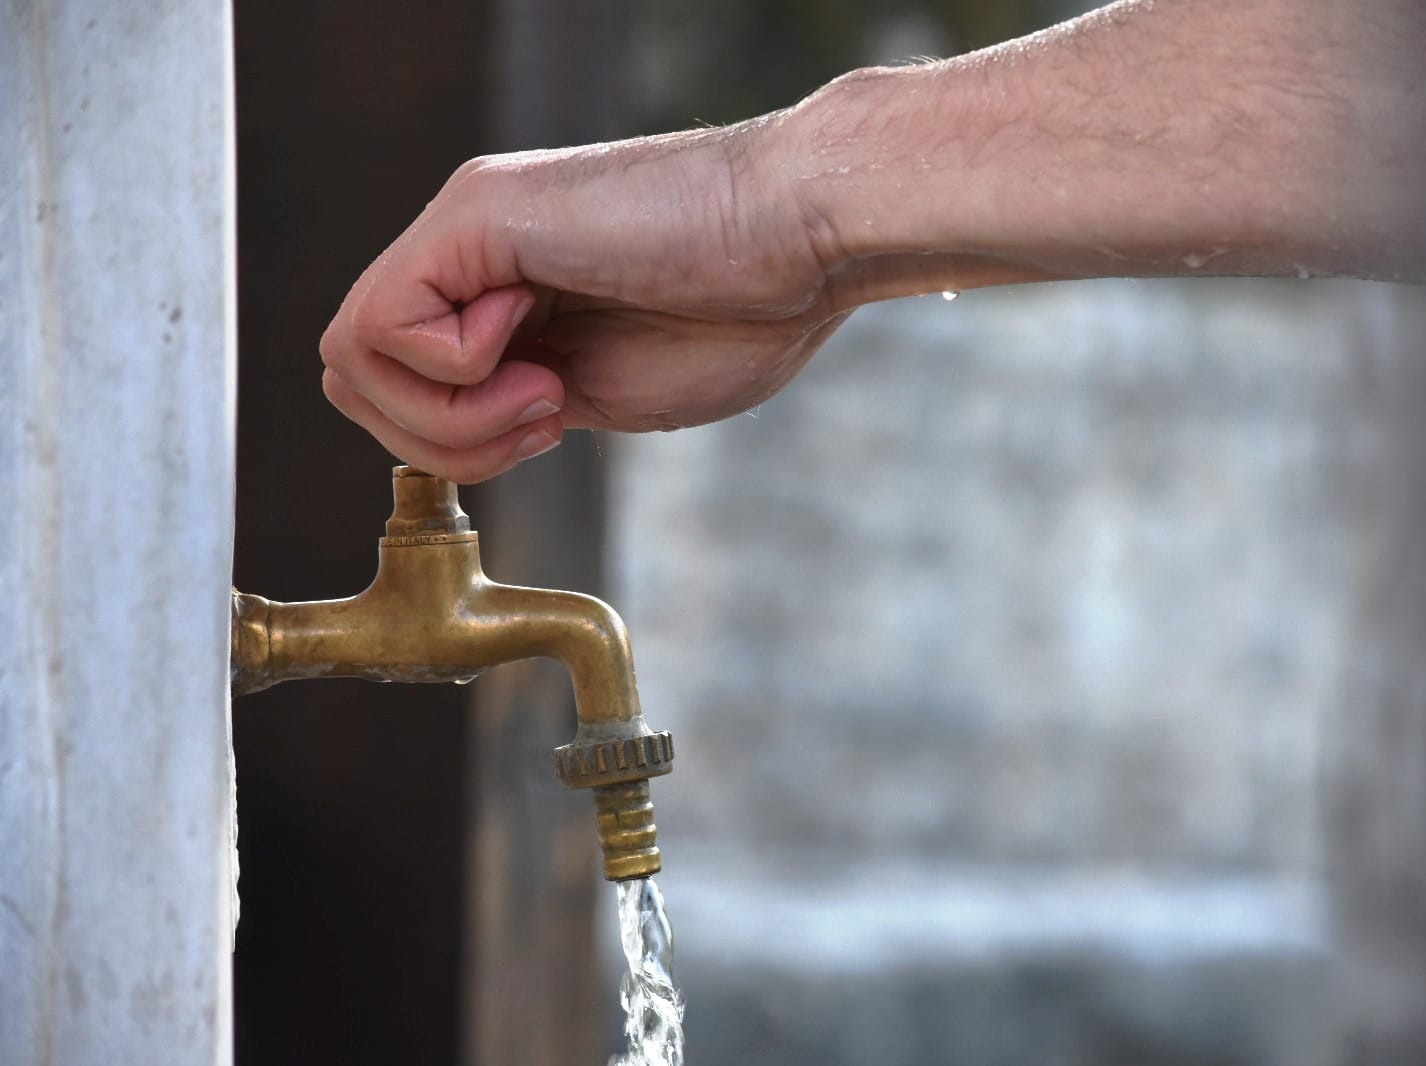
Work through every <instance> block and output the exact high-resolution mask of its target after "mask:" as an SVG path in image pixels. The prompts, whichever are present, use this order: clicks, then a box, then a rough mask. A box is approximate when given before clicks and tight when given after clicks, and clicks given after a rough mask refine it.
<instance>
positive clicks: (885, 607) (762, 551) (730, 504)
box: [606, 281, 1426, 1066]
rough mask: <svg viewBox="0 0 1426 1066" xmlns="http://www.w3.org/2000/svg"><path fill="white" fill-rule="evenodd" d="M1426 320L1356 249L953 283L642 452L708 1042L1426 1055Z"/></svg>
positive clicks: (649, 551)
mask: <svg viewBox="0 0 1426 1066" xmlns="http://www.w3.org/2000/svg"><path fill="white" fill-rule="evenodd" d="M1423 338H1426V300H1423V298H1422V293H1421V292H1420V291H1419V290H1412V289H1404V288H1394V287H1390V286H1380V285H1367V284H1359V283H1350V282H1303V283H1299V282H1245V281H1203V282H1194V283H1183V282H1152V283H1150V282H1139V283H1135V282H1126V281H1120V282H1096V283H1076V284H1057V285H1048V286H1039V287H1036V286H1028V287H1022V288H1018V289H1016V290H1008V291H987V292H972V293H967V294H965V295H963V296H962V297H961V298H960V299H959V300H957V301H955V302H953V303H948V302H946V301H943V300H942V299H940V298H937V297H926V298H921V299H919V300H910V301H902V302H900V303H896V304H890V305H882V306H876V307H871V308H866V309H863V310H862V311H859V312H858V313H857V315H856V316H854V317H853V318H852V320H851V321H850V322H849V323H848V324H847V326H845V327H844V328H843V330H842V331H841V332H840V333H839V334H838V335H837V336H836V337H835V338H834V339H833V340H832V342H831V343H830V344H829V345H828V346H827V348H826V349H825V350H824V352H823V353H822V354H820V355H819V356H818V357H817V359H815V360H814V361H813V363H812V365H811V366H810V367H809V369H808V370H807V371H806V372H805V373H804V374H803V376H802V377H801V378H799V380H798V381H796V382H794V383H793V385H792V386H791V387H790V388H789V389H788V390H787V391H786V392H785V393H783V394H782V395H780V396H778V397H776V398H775V399H774V400H772V401H771V402H769V403H767V404H765V405H764V406H763V407H762V409H761V410H760V411H759V412H757V413H756V414H755V416H741V417H738V418H736V419H734V420H732V421H730V422H727V423H724V424H721V425H718V426H712V427H706V428H703V429H697V430H688V431H683V432H680V433H678V434H674V435H672V436H667V437H657V438H643V439H637V440H620V441H615V442H608V443H607V444H606V448H607V450H608V452H609V460H610V464H611V467H612V469H613V472H614V474H615V477H614V478H613V487H614V504H613V521H614V529H613V536H611V538H610V542H611V544H612V545H613V546H614V548H615V551H616V555H615V557H614V559H613V560H612V561H613V564H614V573H615V575H616V579H617V585H616V589H615V594H614V601H615V603H616V605H617V606H618V607H619V608H620V610H621V611H622V612H623V613H624V614H625V617H626V618H627V620H628V622H629V624H630V628H631V631H632V633H633V636H634V640H635V648H636V654H637V657H638V662H639V670H640V682H641V690H642V693H643V697H644V703H645V708H646V711H647V713H648V714H649V717H650V721H651V722H652V723H653V724H654V725H655V726H656V727H660V728H671V729H673V730H674V731H675V734H676V736H677V738H678V741H679V745H680V747H679V760H680V765H679V766H678V769H677V770H676V771H675V774H674V776H673V777H672V778H670V779H668V780H667V781H665V782H662V783H660V787H659V788H658V790H657V794H656V797H655V798H656V801H657V803H658V807H659V815H660V817H659V822H660V826H661V828H662V836H663V839H664V842H665V854H666V863H667V866H668V869H667V871H666V873H665V874H664V875H663V881H664V884H665V890H666V892H667V894H668V897H669V902H670V907H671V909H672V914H673V917H674V920H675V923H676V926H677V928H678V930H679V932H680V934H681V938H680V956H679V958H680V966H681V968H682V977H683V981H684V984H685V986H686V991H687V995H688V998H689V1003H690V1006H689V1012H690V1013H689V1023H688V1027H689V1034H690V1047H691V1054H692V1055H694V1056H696V1058H697V1060H698V1061H708V1062H716V1061H738V1062H743V1063H769V1064H771V1063H793V1062H802V1061H810V1060H811V1058H810V1057H811V1056H815V1058H816V1061H819V1062H822V1063H826V1064H828V1066H833V1064H838V1063H843V1062H845V1063H853V1062H856V1063H867V1062H876V1063H878V1064H880V1066H895V1064H898V1063H903V1062H904V1063H908V1064H909V1063H912V1062H916V1063H924V1062H931V1061H934V1062H948V1063H951V1062H954V1063H960V1062H965V1063H977V1064H984V1063H999V1062H1005V1063H1011V1062H1015V1063H1023V1062H1030V1061H1034V1062H1037V1063H1039V1064H1042V1066H1049V1064H1056V1063H1064V1064H1067V1066H1068V1064H1085V1066H1088V1064H1090V1063H1093V1064H1096V1066H1115V1064H1118V1063H1124V1064H1126V1066H1127V1064H1130V1063H1132V1064H1135V1066H1154V1064H1170V1063H1179V1062H1184V1063H1187V1062H1193V1063H1200V1064H1201V1063H1222V1064H1229V1063H1233V1064H1238V1063H1241V1064H1244V1066H1247V1064H1249V1063H1251V1064H1254V1066H1272V1064H1277V1063H1280V1064H1282V1066H1289V1064H1290V1066H1312V1064H1314V1063H1322V1064H1324V1066H1325V1064H1329V1063H1330V1064H1335V1063H1344V1062H1348V1061H1363V1062H1372V1063H1379V1064H1391V1063H1397V1062H1400V1063H1403V1064H1404V1063H1407V1062H1413V1063H1414V1062H1418V1061H1420V1060H1421V1056H1422V1054H1423V1053H1424V1052H1423V1046H1426V1045H1423V1043H1422V1041H1421V1038H1420V1035H1419V1023H1413V1022H1412V1021H1411V1019H1412V1018H1413V1017H1415V1018H1420V1017H1422V1016H1426V1009H1418V1008H1423V1007H1424V1006H1426V1001H1423V1000H1422V999H1420V998H1417V997H1419V996H1420V993H1421V986H1419V985H1415V984H1413V982H1414V981H1416V980H1417V979H1418V978H1419V977H1420V970H1421V964H1420V959H1421V954H1422V949H1423V943H1426V937H1423V936H1422V934H1421V930H1420V921H1421V910H1420V907H1421V905H1420V904H1419V903H1417V902H1416V900H1417V899H1419V896H1417V895H1413V892H1412V890H1413V889H1414V888H1416V887H1417V884H1418V882H1419V880H1420V873H1419V871H1420V869H1421V868H1422V867H1423V866H1426V855H1424V854H1423V852H1426V844H1423V841H1426V825H1423V822H1424V821H1426V800H1423V796H1426V789H1422V782H1423V778H1424V776H1426V775H1423V774H1422V772H1421V771H1422V767H1423V766H1426V743H1423V741H1422V736H1423V732H1426V727H1423V724H1422V722H1423V719H1426V708H1423V706H1422V704H1423V702H1426V701H1423V697H1422V692H1423V684H1422V680H1421V678H1422V672H1421V665H1420V663H1419V662H1418V659H1419V657H1420V648H1421V647H1422V646H1423V645H1422V644H1412V643H1411V638H1410V636H1409V632H1416V633H1423V632H1426V627H1423V626H1422V624H1421V604H1422V603H1423V602H1426V580H1423V579H1422V578H1421V576H1420V570H1421V564H1420V561H1419V551H1418V550H1416V549H1415V548H1414V545H1415V544H1416V539H1415V528H1416V527H1415V525H1414V524H1413V523H1414V522H1415V521H1417V520H1419V519H1420V517H1421V516H1422V514H1423V511H1426V507H1423V494H1422V493H1421V492H1420V485H1421V483H1422V478H1421V477H1420V476H1419V470H1420V469H1421V466H1422V464H1423V463H1426V454H1423V451H1422V450H1421V447H1420V446H1421V438H1420V436H1419V434H1416V435H1414V436H1413V433H1415V431H1414V430H1413V429H1412V428H1411V427H1413V426H1415V425H1419V424H1420V421H1421V419H1420V414H1419V412H1421V411H1422V409H1423V408H1422V401H1423V400H1426V373H1423V371H1422V364H1423V353H1422V352H1421V351H1420V350H1419V349H1420V348H1421V347H1422V346H1423ZM1413 478H1414V480H1413ZM1413 486H1414V487H1413ZM1413 568H1414V569H1413ZM1413 612H1414V613H1413ZM1412 625H1415V626H1416V627H1417V628H1416V630H1414V631H1411V628H1410V627H1411V626H1412ZM1404 634H1405V635H1404ZM1413 649H1415V650H1413ZM1364 664H1365V665H1364ZM1372 664H1375V665H1372ZM1364 671H1365V673H1364ZM1373 684H1374V685H1375V688H1372V687H1371V686H1372V685H1373ZM1373 694H1375V696H1373ZM1373 699H1375V702H1372V701H1373ZM1412 701H1415V702H1414V703H1413V702H1412ZM1372 708H1376V709H1375V710H1372ZM1364 709H1365V712H1368V713H1365V717H1364V720H1363V721H1361V722H1360V723H1358V721H1357V719H1358V718H1361V717H1362V716H1363V714H1364ZM1324 782H1326V784H1325V785H1324ZM1414 790H1415V791H1414ZM1329 828H1330V830H1331V831H1330V832H1329ZM1412 871H1416V872H1415V873H1413V872H1412ZM1412 922H1415V923H1417V924H1416V925H1415V926H1413V925H1412V924H1411V923H1412ZM1383 945H1386V946H1383ZM1388 946H1389V948H1390V950H1388ZM1413 1011H1414V1013H1413ZM1413 1025H1416V1026H1417V1028H1415V1029H1413ZM1372 1034H1376V1036H1373V1035H1372ZM1382 1034H1386V1035H1382ZM1403 1034H1404V1035H1403ZM1378 1037H1380V1039H1377V1038H1378ZM1374 1040H1375V1041H1376V1042H1375V1043H1373V1041H1374ZM1353 1048H1356V1049H1357V1050H1356V1051H1353V1050H1352V1049H1353ZM1366 1048H1371V1049H1372V1050H1370V1051H1366V1050H1363V1049H1366ZM1383 1049H1385V1050H1383ZM1363 1056H1365V1057H1363Z"/></svg>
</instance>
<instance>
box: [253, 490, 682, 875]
mask: <svg viewBox="0 0 1426 1066" xmlns="http://www.w3.org/2000/svg"><path fill="white" fill-rule="evenodd" d="M392 486H393V492H394V495H395V507H394V509H393V511H392V515H391V517H390V519H388V520H387V523H386V533H387V535H386V536H385V537H382V538H381V541H380V548H379V562H378V565H377V571H376V578H375V579H374V580H373V581H372V583H371V585H370V586H368V587H367V589H366V590H365V591H363V592H360V593H358V594H357V595H355V596H352V597H349V598H347V599H341V600H316V601H309V602H301V603H277V602H274V601H271V600H267V599H264V598H263V597H261V596H254V595H251V594H249V593H243V592H239V591H237V590H236V589H234V590H233V628H232V691H233V695H234V696H241V695H244V694H246V693H249V692H257V691H259V690H261V689H264V688H267V687H268V686H270V685H275V684H278V683H279V682H282V681H291V680H295V679H299V678H316V677H362V678H367V679H369V680H373V681H407V682H442V681H467V680H469V679H471V678H473V677H474V676H476V675H477V674H478V673H480V672H481V671H482V670H484V669H486V668H487V667H491V666H498V665H500V664H502V663H509V662H515V661H517V660H520V659H531V658H539V657H548V658H553V659H556V660H558V661H559V662H560V663H562V664H563V665H564V667H565V668H566V669H567V670H568V671H569V674H570V678H571V680H572V682H573V685H574V697H575V708H576V712H577V714H578V717H579V728H578V731H577V733H576V735H575V738H574V740H573V741H572V742H571V743H570V744H568V745H565V746H564V747H562V748H560V749H559V750H558V752H557V756H556V768H557V771H558V773H559V776H560V778H561V780H563V781H564V782H565V784H566V785H568V786H570V787H573V788H582V787H587V788H594V789H595V795H596V800H597V803H598V815H599V829H600V843H601V846H603V847H604V849H605V862H604V867H605V876H606V877H608V878H610V880H624V879H627V878H632V877H647V876H649V875H650V874H652V873H656V872H657V871H658V869H659V851H658V847H657V844H656V843H655V839H654V833H655V829H654V824H653V807H652V804H651V803H650V801H649V798H648V782H647V779H648V778H649V777H652V776H656V775H658V774H664V773H668V771H669V770H670V769H671V766H670V762H671V760H672V758H673V745H672V742H671V740H670V739H669V737H668V734H667V733H660V734H654V733H652V732H651V731H650V730H649V728H648V726H647V725H646V724H645V722H644V717H643V714H642V712H641V711H640V709H639V694H638V690H637V689H636V687H635V684H634V665H633V658H632V655H631V653H630V650H629V638H628V634H627V632H626V631H625V629H624V624H623V622H622V621H621V620H620V618H619V616H618V615H617V614H615V613H614V611H613V609H612V608H610V607H609V606H608V605H607V604H605V603H603V602H602V601H600V600H597V599H595V598H594V597H592V596H584V595H580V594H579V593H574V592H558V591H554V590H551V589H532V588H521V587H518V586H514V585H501V584H498V583H496V582H494V581H491V580H490V579H489V578H487V577H486V576H485V574H484V572H483V571H482V570H481V566H480V545H479V539H478V536H477V534H476V533H474V532H473V531H472V530H471V528H470V519H469V518H468V517H467V516H466V514H465V512H463V511H462V510H461V508H460V503H459V501H458V500H457V497H456V488H455V486H454V485H453V484H451V483H450V482H449V481H443V480H441V479H439V478H435V477H431V476H430V475H427V474H423V473H421V472H420V471H417V470H413V469H411V468H409V467H397V468H396V469H395V470H394V471H393V476H392ZM566 767H568V772H566ZM631 784H639V785H642V791H639V789H638V788H634V789H632V790H631V789H630V785H631ZM607 819H612V821H610V823H609V824H610V825H612V826H615V827H616V828H615V829H611V830H610V831H609V832H608V833H606V820H607ZM634 827H637V833H636V834H635V835H636V836H637V839H638V845H637V846H634V844H633V840H634V838H633V837H631V836H629V835H628V834H629V833H630V832H634ZM611 848H612V849H613V851H612V853H611Z"/></svg>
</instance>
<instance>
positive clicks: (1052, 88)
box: [322, 0, 1426, 481]
mask: <svg viewBox="0 0 1426 1066" xmlns="http://www.w3.org/2000/svg"><path fill="white" fill-rule="evenodd" d="M1423 45H1426V15H1424V14H1423V5H1421V4H1420V3H1419V2H1413V0H1377V2H1376V3H1372V4H1362V5H1335V6H1334V5H1332V4H1328V3H1326V2H1323V0H1298V2H1288V0H1239V2H1236V3H1234V2H1228V0H1159V2H1158V3H1157V4H1154V5H1150V4H1147V3H1124V4H1117V5H1113V6H1111V7H1110V8H1107V9H1104V10H1103V11H1101V12H1097V13H1095V14H1093V15H1091V16H1088V17H1086V18H1085V19H1082V20H1077V21H1076V22H1073V23H1069V24H1066V25H1065V26H1062V27H1057V28H1055V29H1053V30H1050V31H1046V33H1044V34H1040V35H1036V36H1034V37H1032V38H1029V39H1026V40H1024V41H1021V42H1012V43H1011V44H1009V45H1005V46H1000V47H999V48H997V49H991V50H988V51H985V52H980V53H975V54H972V55H969V56H965V57H959V58H957V59H953V60H948V61H944V62H939V63H934V64H924V65H918V66H912V67H903V68H890V69H878V70H870V71H860V72H856V73H854V74H852V75H849V76H847V77H845V78H842V79H838V81H836V82H833V83H832V84H831V85H829V86H827V87H825V88H824V89H822V90H819V91H818V92H817V93H815V94H813V95H812V96H811V97H809V98H808V99H807V100H805V101H803V102H802V103H800V104H798V105H797V106H795V107H793V108H790V109H788V110H786V111H783V112H778V113H775V114H773V115H770V116H766V117H764V118H763V119H758V120H753V121H751V122H748V123H743V124H740V125H738V126H732V127H727V128H724V129H718V130H702V131H693V132H689V133H682V134H672V135H666V136H663V137H657V138H641V139H637V140H633V141H626V142H619V143H617V144H612V145H596V146H590V147H586V148H578V149H568V150H563V151H559V152H548V153H528V154H522V155H516V156H498V157H491V158H486V159H480V160H475V161H473V162H472V163H470V164H467V165H466V166H465V167H463V168H462V169H461V170H460V171H458V172H457V174H456V175H455V176H454V177H453V178H452V179H451V181H450V182H449V183H447V186H446V187H445V188H444V189H443V190H442V191H441V193H440V194H439V195H438V196H437V197H436V199H435V200H433V201H432V203H431V205H430V206H428V208H427V210H426V211H425V212H423V214H422V216H421V217H420V218H419V219H417V221H416V222H415V223H413V225H412V227H411V228H410V229H408V231H407V232H406V234H404V235H403V236H402V237H401V238H400V239H399V240H398V241H397V242H396V243H395V244H394V245H393V246H392V247H391V248H390V249H388V251H387V252H386V253H385V254H384V255H383V257H382V258H381V259H379V260H378V261H377V262H376V263H374V264H373V265H372V267H371V268H370V269H369V270H368V271H367V272H366V273H365V274H364V275H363V277H362V278H361V279H360V280H359V281H358V283H357V285H356V286H354V287H353V290H352V292H351V294H350V295H349V296H348V298H347V300H346V302H345V303H344V304H343V306H342V309H341V311H340V312H339V313H338V315H337V317H336V318H335V319H334V321H333V323H332V325H331V327H329V329H328V332H327V334H326V336H325V337H324V339H323V345H322V350H323V356H324V359H325V360H326V362H327V364H328V367H329V369H328V372H327V374H326V375H325V377H324V387H325V388H326V390H327V393H328V395H329V397H331V399H332V400H333V402H334V403H336V404H337V406H338V407H340V408H341V409H342V410H343V411H344V412H346V413H347V414H348V415H349V416H351V417H353V418H355V419H356V420H357V421H359V422H361V423H362V424H363V425H364V426H366V428H368V429H369V430H370V431H371V432H373V433H374V434H375V435H376V436H377V437H378V438H379V439H381V440H382V441H383V442H384V443H385V444H386V445H387V447H388V448H390V449H391V450H392V451H394V452H395V453H396V454H398V455H400V456H401V457H402V458H404V459H406V460H408V461H410V462H413V463H415V464H417V465H420V466H423V467H425V468H427V469H430V470H432V471H433V472H435V473H440V474H444V475H446V476H450V477H453V478H456V479H457V480H462V481H472V480H480V479H483V478H485V477H489V476H492V475H494V474H496V473H499V472H501V471H502V470H504V469H507V468H508V467H509V466H510V465H513V463H514V462H516V461H518V458H519V453H520V451H521V449H522V447H523V448H524V449H525V450H526V451H529V450H534V449H536V448H539V447H543V446H546V445H549V444H552V443H554V442H555V441H557V440H558V439H559V434H560V433H561V432H562V431H563V429H565V428H571V427H586V426H596V427H602V428H613V429H625V430H643V429H654V428H661V429H666V428H674V427H677V426H682V425H694V424H698V423H701V422H706V421H711V420H714V419H716V418H721V417H725V416H727V415H729V414H732V413H735V412H736V411H739V410H743V409H746V408H748V407H751V406H753V405H755V404H756V403H759V402H761V401H762V400H763V399H766V398H767V396H769V395H771V394H772V393H773V392H775V391H776V390H777V389H778V388H780V387H781V386H782V385H783V384H785V383H786V382H787V381H788V380H790V378H791V377H792V376H793V375H794V374H795V373H796V372H797V371H798V370H799V369H800V368H801V367H802V366H803V365H804V364H805V362H806V361H807V359H808V358H810V357H811V355H812V354H813V352H815V350H816V347H817V345H818V344H820V343H821V341H822V340H823V339H824V338H825V337H826V336H827V335H828V334H829V333H830V332H831V331H832V329H834V328H835V326H836V325H837V324H838V323H839V322H840V321H841V318H842V317H843V316H844V315H845V314H846V313H848V312H849V311H850V310H851V309H852V308H854V307H855V306H858V305H859V304H861V303H865V302H867V301H869V300H874V299H884V298H889V297H893V296H900V295H908V294H911V293H917V292H928V291H936V290H941V289H964V288H971V287H976V286H982V285H991V284H998V283H1005V282H1017V281H1029V280H1047V279H1051V278H1058V277H1095V276H1106V275H1135V276H1147V275H1163V274H1221V273H1230V274H1231V273H1239V274H1246V273H1252V274H1300V273H1314V274H1316V273H1332V274H1354V275H1359V276H1367V277H1381V278H1406V279H1420V278H1421V277H1422V276H1423V275H1426V234H1423V224H1426V220H1424V219H1423V215H1426V212H1424V211H1423V207H1422V194H1421V193H1420V192H1419V191H1418V187H1419V186H1420V185H1422V184H1423V183H1422V182H1421V181H1420V180H1419V179H1417V178H1416V177H1415V176H1416V175H1420V174H1421V173H1423V171H1426V167H1423V164H1426V135H1424V134H1423V129H1422V124H1423V118H1426V103H1423V97H1422V92H1421V89H1420V87H1419V82H1420V79H1419V77H1418V75H1417V68H1418V67H1419V56H1420V55H1421V54H1422V50H1423ZM532 300H533V303H531V301H532ZM527 306H528V307H529V310H528V313H527V315H526V317H525V318H524V319H523V321H522V323H521V325H520V328H519V330H518V331H515V336H514V339H513V340H511V339H510V338H511V333H512V329H511V323H512V320H513V319H514V317H515V316H516V313H517V312H518V311H519V310H520V309H521V308H524V307H527ZM507 342H508V343H507ZM541 401H543V403H544V405H546V406H541ZM522 415H524V416H525V417H526V418H527V419H528V420H526V421H523V422H522V421H521V417H522Z"/></svg>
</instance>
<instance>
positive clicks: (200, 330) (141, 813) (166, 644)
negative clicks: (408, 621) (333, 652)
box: [0, 0, 234, 1066]
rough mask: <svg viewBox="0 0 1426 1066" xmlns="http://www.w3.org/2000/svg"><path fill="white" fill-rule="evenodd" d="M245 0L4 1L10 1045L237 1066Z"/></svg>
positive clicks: (1, 462)
mask: <svg viewBox="0 0 1426 1066" xmlns="http://www.w3.org/2000/svg"><path fill="white" fill-rule="evenodd" d="M230 51H231V46H230V23H229V10H228V5H227V4H226V3H224V2H223V0H124V2H122V3H105V2H100V0H91V2H85V0H42V2H27V0H0V1062H3V1063H5V1064H6V1066H28V1064H32V1063H33V1064H41V1063H54V1064H64V1066H83V1064H88V1063H96V1064H98V1063H103V1064H106V1066H108V1064H113V1063H143V1064H145V1066H154V1064H162V1063H226V1062H229V1061H231V1057H232V1056H231V1039H230V1031H231V1022H230V1013H231V1011H230V1000H231V994H230V966H229V951H230V943H231V940H230V938H231V921H232V912H233V905H232V897H231V891H232V889H231V864H230V861H229V854H230V826H231V819H230V810H231V808H230V787H231V786H230V781H231V775H230V769H229V757H228V743H227V729H228V726H227V676H226V675H227V626H228V618H227V586H228V579H229V574H230V562H231V559H230V557H231V549H232V480H233V423H232V418H233V379H234V373H233V371H234V364H233V359H234V331H233V323H234V316H233V284H232V281H233V263H234V256H233V157H232V150H233V148H232V146H233V136H232V132H233V131H232V92H231V69H230V68H231V62H230Z"/></svg>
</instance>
